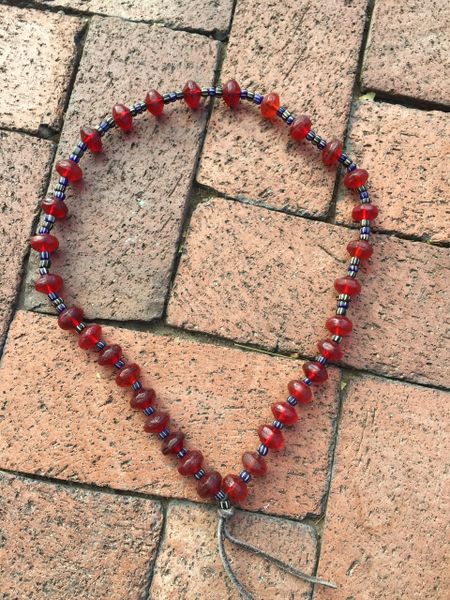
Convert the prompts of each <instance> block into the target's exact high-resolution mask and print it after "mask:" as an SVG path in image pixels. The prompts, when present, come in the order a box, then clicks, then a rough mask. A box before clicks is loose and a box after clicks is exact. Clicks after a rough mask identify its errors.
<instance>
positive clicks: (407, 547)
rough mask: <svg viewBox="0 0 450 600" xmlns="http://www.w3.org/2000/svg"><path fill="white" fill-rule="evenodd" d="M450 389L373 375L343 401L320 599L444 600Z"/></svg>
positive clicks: (449, 585) (449, 581) (449, 584)
mask: <svg viewBox="0 0 450 600" xmlns="http://www.w3.org/2000/svg"><path fill="white" fill-rule="evenodd" d="M449 418H450V409H449V394H448V393H446V392H443V391H438V390H434V389H427V388H424V387H419V386H414V385H408V384H403V383H394V382H392V381H386V380H383V379H378V378H375V377H360V378H357V379H354V380H352V381H351V383H350V384H349V386H348V391H347V397H346V399H345V401H344V404H343V410H342V419H341V422H340V427H339V432H340V433H339V441H338V447H337V451H336V459H335V464H334V469H333V479H332V484H331V493H330V497H329V500H328V508H327V515H326V521H325V529H324V537H323V542H322V552H321V558H320V564H319V572H320V573H321V575H322V576H326V577H327V578H329V579H331V580H334V581H335V582H336V583H337V584H338V585H339V589H338V590H336V591H332V590H331V591H325V590H322V589H319V588H318V587H317V588H316V593H315V595H314V600H319V599H320V600H325V599H327V600H331V599H333V600H347V599H348V598H358V600H369V599H372V598H377V600H387V599H389V600H391V599H394V598H395V599H396V600H397V599H400V598H404V599H405V600H406V599H407V600H446V599H447V598H448V597H449V595H450V578H449V569H448V555H447V554H446V550H447V548H448V539H449V535H450V528H449V523H448V509H449V491H450V490H449V486H448V457H449V454H450V435H449V430H448V427H447V428H446V427H445V426H444V425H443V424H445V423H448V422H449Z"/></svg>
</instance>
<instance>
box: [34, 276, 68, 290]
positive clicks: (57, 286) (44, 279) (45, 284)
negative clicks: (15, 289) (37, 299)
mask: <svg viewBox="0 0 450 600" xmlns="http://www.w3.org/2000/svg"><path fill="white" fill-rule="evenodd" d="M62 286H63V280H62V277H60V276H59V275H53V274H52V273H48V274H47V275H42V276H41V277H39V278H38V279H36V281H35V282H34V288H35V290H36V291H37V292H41V294H52V293H58V292H59V291H60V290H61V289H62Z"/></svg>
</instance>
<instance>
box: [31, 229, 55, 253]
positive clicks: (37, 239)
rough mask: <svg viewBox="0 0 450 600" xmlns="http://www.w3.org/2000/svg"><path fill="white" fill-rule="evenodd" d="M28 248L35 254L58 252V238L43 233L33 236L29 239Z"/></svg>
mask: <svg viewBox="0 0 450 600" xmlns="http://www.w3.org/2000/svg"><path fill="white" fill-rule="evenodd" d="M30 246H31V247H32V248H33V250H36V252H55V250H58V247H59V242H58V238H56V237H55V236H54V235H51V234H50V233H43V234H39V235H34V236H33V237H32V238H31V239H30Z"/></svg>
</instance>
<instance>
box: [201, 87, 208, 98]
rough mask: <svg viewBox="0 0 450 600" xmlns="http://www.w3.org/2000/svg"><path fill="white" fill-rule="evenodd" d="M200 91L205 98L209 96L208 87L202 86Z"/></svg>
mask: <svg viewBox="0 0 450 600" xmlns="http://www.w3.org/2000/svg"><path fill="white" fill-rule="evenodd" d="M200 92H201V95H202V97H203V98H207V97H208V96H209V88H207V87H202V88H201V90H200Z"/></svg>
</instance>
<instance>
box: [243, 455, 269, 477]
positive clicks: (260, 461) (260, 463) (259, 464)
mask: <svg viewBox="0 0 450 600" xmlns="http://www.w3.org/2000/svg"><path fill="white" fill-rule="evenodd" d="M242 464H243V465H244V469H245V470H246V471H248V472H249V473H250V475H253V477H262V476H263V475H265V474H266V473H267V463H266V461H265V460H264V458H263V457H262V456H261V455H260V454H258V453H257V452H244V454H243V455H242Z"/></svg>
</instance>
